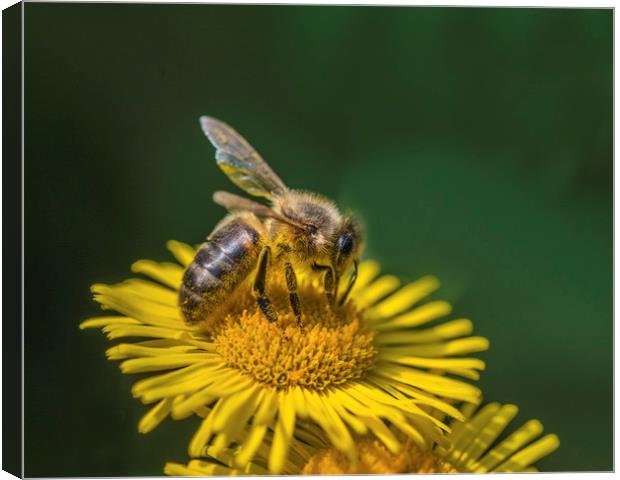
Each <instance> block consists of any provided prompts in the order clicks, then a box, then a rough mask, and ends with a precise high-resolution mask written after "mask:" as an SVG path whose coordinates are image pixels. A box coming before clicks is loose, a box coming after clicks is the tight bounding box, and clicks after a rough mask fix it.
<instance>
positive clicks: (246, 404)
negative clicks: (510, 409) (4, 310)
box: [80, 241, 488, 473]
mask: <svg viewBox="0 0 620 480" xmlns="http://www.w3.org/2000/svg"><path fill="white" fill-rule="evenodd" d="M168 248H169V249H170V250H171V252H172V253H173V255H174V256H175V257H176V259H177V260H178V261H179V262H180V264H181V265H179V264H176V263H156V262H153V261H148V260H141V261H138V262H136V263H135V264H134V265H133V266H132V270H133V271H134V272H136V273H142V274H145V275H147V276H149V277H151V278H153V279H155V280H157V281H158V282H160V283H155V282H152V281H147V280H143V279H135V278H134V279H130V280H126V281H124V282H122V283H120V284H116V285H93V287H92V290H93V292H94V294H95V299H96V300H97V301H98V302H99V303H101V305H102V308H104V309H110V310H115V311H117V312H119V313H120V314H121V315H120V316H108V317H98V318H92V319H89V320H87V321H85V322H83V323H82V324H81V326H80V327H81V328H88V327H103V331H104V332H105V333H106V334H107V336H108V338H109V339H111V340H112V339H118V338H132V341H131V343H121V344H119V345H116V346H114V347H112V348H110V349H109V350H108V351H107V356H108V358H109V359H110V360H123V362H122V363H121V364H120V367H121V370H122V371H123V372H124V373H143V372H160V373H158V374H155V375H153V376H150V377H147V378H144V379H142V380H140V381H138V382H137V383H135V384H134V386H133V388H132V393H133V395H134V397H136V398H139V399H140V400H141V401H142V402H143V403H146V404H153V405H154V406H153V407H152V408H151V409H150V410H149V411H148V412H147V413H146V415H145V416H144V417H143V418H142V419H141V420H140V423H139V430H140V431H141V432H148V431H150V430H152V429H153V428H155V427H156V426H157V425H158V424H159V423H160V422H161V421H162V420H164V419H165V418H166V417H168V416H171V417H172V418H174V419H182V418H186V417H188V416H190V415H193V414H194V413H196V414H198V415H200V416H202V417H204V420H203V422H202V424H201V426H200V427H199V428H198V430H197V431H196V433H195V435H194V436H193V438H192V440H191V441H190V444H189V455H190V456H191V457H202V456H204V455H205V454H206V452H207V450H209V451H211V452H212V453H213V452H224V451H226V449H227V448H228V447H229V446H230V445H236V446H237V447H236V450H235V454H234V458H233V460H232V461H233V463H234V465H235V466H236V467H238V468H240V469H243V468H246V467H247V466H248V465H249V464H250V461H251V460H252V458H254V456H255V454H256V453H257V452H258V451H259V450H261V449H264V448H268V449H269V450H268V452H265V453H266V456H265V458H266V459H267V469H268V471H269V472H271V473H278V472H282V471H283V470H285V469H287V468H288V467H290V466H291V464H290V461H291V460H290V459H289V458H288V457H287V453H288V452H289V449H290V447H291V445H292V444H299V445H301V443H300V442H299V441H298V440H296V439H295V438H294V434H295V433H297V434H299V435H301V437H300V438H301V440H302V441H308V440H312V439H313V438H314V437H317V436H320V435H325V436H326V438H327V439H328V441H329V443H330V444H332V445H334V446H335V447H336V448H338V449H339V450H340V451H341V452H343V453H344V454H345V455H346V457H347V459H348V460H349V461H351V462H352V463H353V464H354V463H355V462H356V461H357V453H356V446H355V442H354V435H358V436H359V435H367V434H369V435H373V436H374V437H376V438H378V439H379V440H380V441H381V442H382V443H383V444H384V445H385V446H386V448H387V449H388V450H389V451H390V452H392V453H396V452H398V451H400V448H401V441H400V440H399V438H398V435H396V434H395V433H394V432H393V431H392V430H390V428H388V426H387V424H389V425H391V426H393V427H395V428H396V429H397V430H398V432H399V434H402V435H403V438H407V439H409V440H408V441H412V442H413V443H415V444H418V445H420V446H422V445H424V444H425V442H426V439H428V438H431V439H433V440H434V441H437V442H440V443H441V442H442V437H443V436H444V434H445V432H447V431H449V428H448V427H447V425H446V424H445V423H443V422H442V421H441V420H439V419H438V418H437V415H435V414H431V412H441V414H442V415H448V416H450V417H453V418H456V419H463V418H464V417H463V415H462V413H461V412H459V410H458V409H456V408H455V407H454V406H453V405H452V404H453V403H454V402H458V401H465V402H472V403H477V402H479V400H480V391H479V389H478V388H476V387H474V386H472V385H470V384H468V383H466V382H463V381H461V380H458V379H455V378H451V376H462V377H466V378H469V379H477V378H478V370H482V369H483V368H484V363H483V362H482V361H481V360H479V359H475V358H469V357H466V355H468V354H470V353H474V352H480V351H483V350H486V349H487V348H488V341H487V340H486V339H485V338H481V337H472V336H469V335H470V334H471V332H472V323H471V321H470V320H467V319H456V320H451V321H448V322H445V323H439V324H437V323H435V324H433V325H432V326H427V325H426V324H428V323H429V322H432V321H434V320H437V319H439V318H441V317H444V316H446V315H447V314H449V313H450V310H451V307H450V305H449V304H448V303H446V302H443V301H430V302H428V303H425V304H423V305H420V306H417V307H416V308H413V309H412V307H413V306H414V305H415V304H417V303H418V302H420V301H421V300H422V299H424V298H425V297H427V296H428V295H430V294H431V293H432V292H433V291H434V290H436V289H437V287H438V281H437V279H435V278H434V277H424V278H421V279H419V280H417V281H415V282H413V283H409V284H407V285H405V286H402V287H401V284H400V281H399V280H398V279H397V278H396V277H394V276H392V275H383V276H378V274H379V267H378V265H377V263H376V262H373V261H366V262H364V263H362V264H361V265H360V270H359V276H358V281H357V283H356V285H355V287H354V289H353V291H352V292H351V296H350V300H349V301H348V302H347V303H346V304H345V305H344V306H343V307H332V306H331V305H330V304H329V303H328V302H327V300H326V298H325V295H324V294H323V291H322V289H321V288H320V286H319V284H318V281H317V279H316V278H315V276H313V275H304V274H301V275H300V278H299V288H298V291H299V295H300V299H301V302H302V307H303V317H302V320H303V323H304V326H305V328H304V330H303V331H300V330H299V329H298V327H297V326H296V324H295V319H294V316H293V314H292V313H291V312H290V311H289V310H290V308H289V307H288V292H287V290H286V288H285V286H284V280H283V279H281V278H278V276H274V277H276V278H273V279H271V280H270V282H271V283H269V284H268V286H267V288H268V293H269V295H270V297H271V299H272V301H273V302H274V304H275V306H276V307H277V308H278V311H279V312H280V315H279V319H278V322H277V323H276V324H272V323H270V322H269V321H268V320H267V319H266V318H265V317H264V316H263V315H262V314H261V313H260V311H259V309H258V308H257V305H256V302H255V300H254V299H253V297H252V295H251V289H249V288H245V287H242V288H239V289H238V290H237V292H235V293H234V294H233V295H231V297H230V300H229V302H228V304H227V306H226V313H225V314H222V318H221V319H220V320H219V321H216V322H211V324H209V325H207V326H206V327H205V326H204V325H203V326H197V327H195V326H188V325H186V324H185V323H184V321H183V319H182V316H181V313H180V310H179V308H178V306H177V296H178V289H179V286H180V283H181V278H182V274H183V271H184V267H185V266H187V265H188V264H189V263H190V262H191V261H192V259H193V257H194V254H195V250H194V249H192V248H191V247H189V246H188V245H185V244H182V243H179V242H175V241H171V242H169V243H168ZM422 326H424V328H420V327H422ZM136 337H142V338H149V340H142V341H137V340H133V339H135V338H136ZM161 372H165V373H161ZM446 374H450V375H451V376H447V375H446ZM304 421H306V423H308V428H306V429H300V428H298V427H299V424H300V423H302V422H304ZM386 422H387V423H386ZM314 424H315V425H314ZM271 430H273V438H272V439H271V441H270V442H268V443H267V444H265V443H264V442H265V440H266V439H267V438H268V437H270V436H271ZM315 430H316V431H315ZM304 435H305V436H306V437H308V438H305V437H304ZM300 448H301V449H302V450H303V446H301V447H300Z"/></svg>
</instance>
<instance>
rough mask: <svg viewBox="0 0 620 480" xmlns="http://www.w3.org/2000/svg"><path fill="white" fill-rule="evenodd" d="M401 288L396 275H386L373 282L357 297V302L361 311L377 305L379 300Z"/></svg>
mask: <svg viewBox="0 0 620 480" xmlns="http://www.w3.org/2000/svg"><path fill="white" fill-rule="evenodd" d="M399 286H400V280H399V279H398V278H397V277H395V276H394V275H384V276H382V277H379V278H378V279H377V280H375V281H374V282H372V283H371V284H370V285H368V286H367V287H366V288H364V289H363V290H360V291H359V292H358V293H357V294H356V295H355V302H356V304H357V307H358V308H359V309H364V308H367V307H370V306H371V305H373V304H375V303H376V302H377V301H378V300H380V299H381V298H383V297H384V296H386V295H387V294H388V293H391V292H393V291H394V290H396V289H397V288H398V287H399Z"/></svg>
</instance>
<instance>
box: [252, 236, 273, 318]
mask: <svg viewBox="0 0 620 480" xmlns="http://www.w3.org/2000/svg"><path fill="white" fill-rule="evenodd" d="M270 255H271V249H270V248H269V247H265V248H263V251H262V252H261V254H260V257H259V258H258V270H257V271H256V277H255V278H254V287H253V290H254V295H256V302H257V303H258V306H259V307H260V309H261V311H262V312H263V313H264V314H265V316H266V317H267V319H268V320H269V321H270V322H275V321H276V320H277V319H278V314H277V313H276V309H275V308H274V306H273V304H272V303H271V300H269V299H268V298H267V295H266V294H265V277H266V276H267V265H268V264H269V257H270Z"/></svg>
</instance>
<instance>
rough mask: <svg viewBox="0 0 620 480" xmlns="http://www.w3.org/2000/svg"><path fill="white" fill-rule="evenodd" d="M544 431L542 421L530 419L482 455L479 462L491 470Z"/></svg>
mask: <svg viewBox="0 0 620 480" xmlns="http://www.w3.org/2000/svg"><path fill="white" fill-rule="evenodd" d="M542 431H543V426H542V423H540V422H539V421H538V420H530V421H529V422H527V423H526V424H525V425H523V426H522V427H521V428H519V429H518V430H517V431H515V432H514V433H512V434H511V435H510V436H509V437H508V438H506V439H505V440H504V441H503V442H501V443H500V444H499V445H497V446H496V447H494V448H493V449H491V451H489V452H488V453H487V454H486V455H485V456H484V457H482V459H481V460H480V462H479V463H480V468H481V469H485V470H486V471H491V470H492V469H493V468H494V467H495V466H497V465H499V464H500V463H501V462H503V461H504V460H506V459H507V458H508V457H509V456H510V455H512V454H513V453H514V452H516V451H517V450H519V449H520V448H522V447H523V446H524V445H526V444H527V443H529V442H530V441H531V440H533V439H534V438H536V437H538V436H539V435H540V434H541V433H542Z"/></svg>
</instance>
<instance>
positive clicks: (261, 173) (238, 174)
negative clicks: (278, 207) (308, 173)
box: [200, 116, 286, 198]
mask: <svg viewBox="0 0 620 480" xmlns="http://www.w3.org/2000/svg"><path fill="white" fill-rule="evenodd" d="M200 125H201V126H202V130H203V132H204V133H205V135H206V136H207V137H208V138H209V140H210V141H211V143H212V144H213V146H214V147H215V148H216V149H217V151H216V152H215V158H216V160H217V164H218V165H219V166H220V168H221V169H222V170H223V171H224V173H225V174H226V175H227V176H228V178H230V180H231V181H232V182H233V183H234V184H235V185H237V186H238V187H239V188H241V189H242V190H245V191H246V192H247V193H249V194H250V195H254V196H257V197H266V198H271V197H272V195H273V194H280V193H282V192H285V191H286V187H285V186H284V183H282V180H280V177H278V176H277V175H276V174H275V172H274V171H273V170H272V169H271V167H270V166H269V165H267V162H265V160H263V159H262V158H261V156H260V155H259V154H258V153H257V152H256V150H254V149H253V148H252V146H251V145H250V144H249V143H248V142H247V141H246V140H245V139H244V138H243V137H242V136H241V135H239V134H238V133H237V132H236V131H235V130H233V128H232V127H230V126H229V125H227V124H225V123H224V122H222V121H220V120H217V119H215V118H212V117H206V116H204V117H200Z"/></svg>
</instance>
